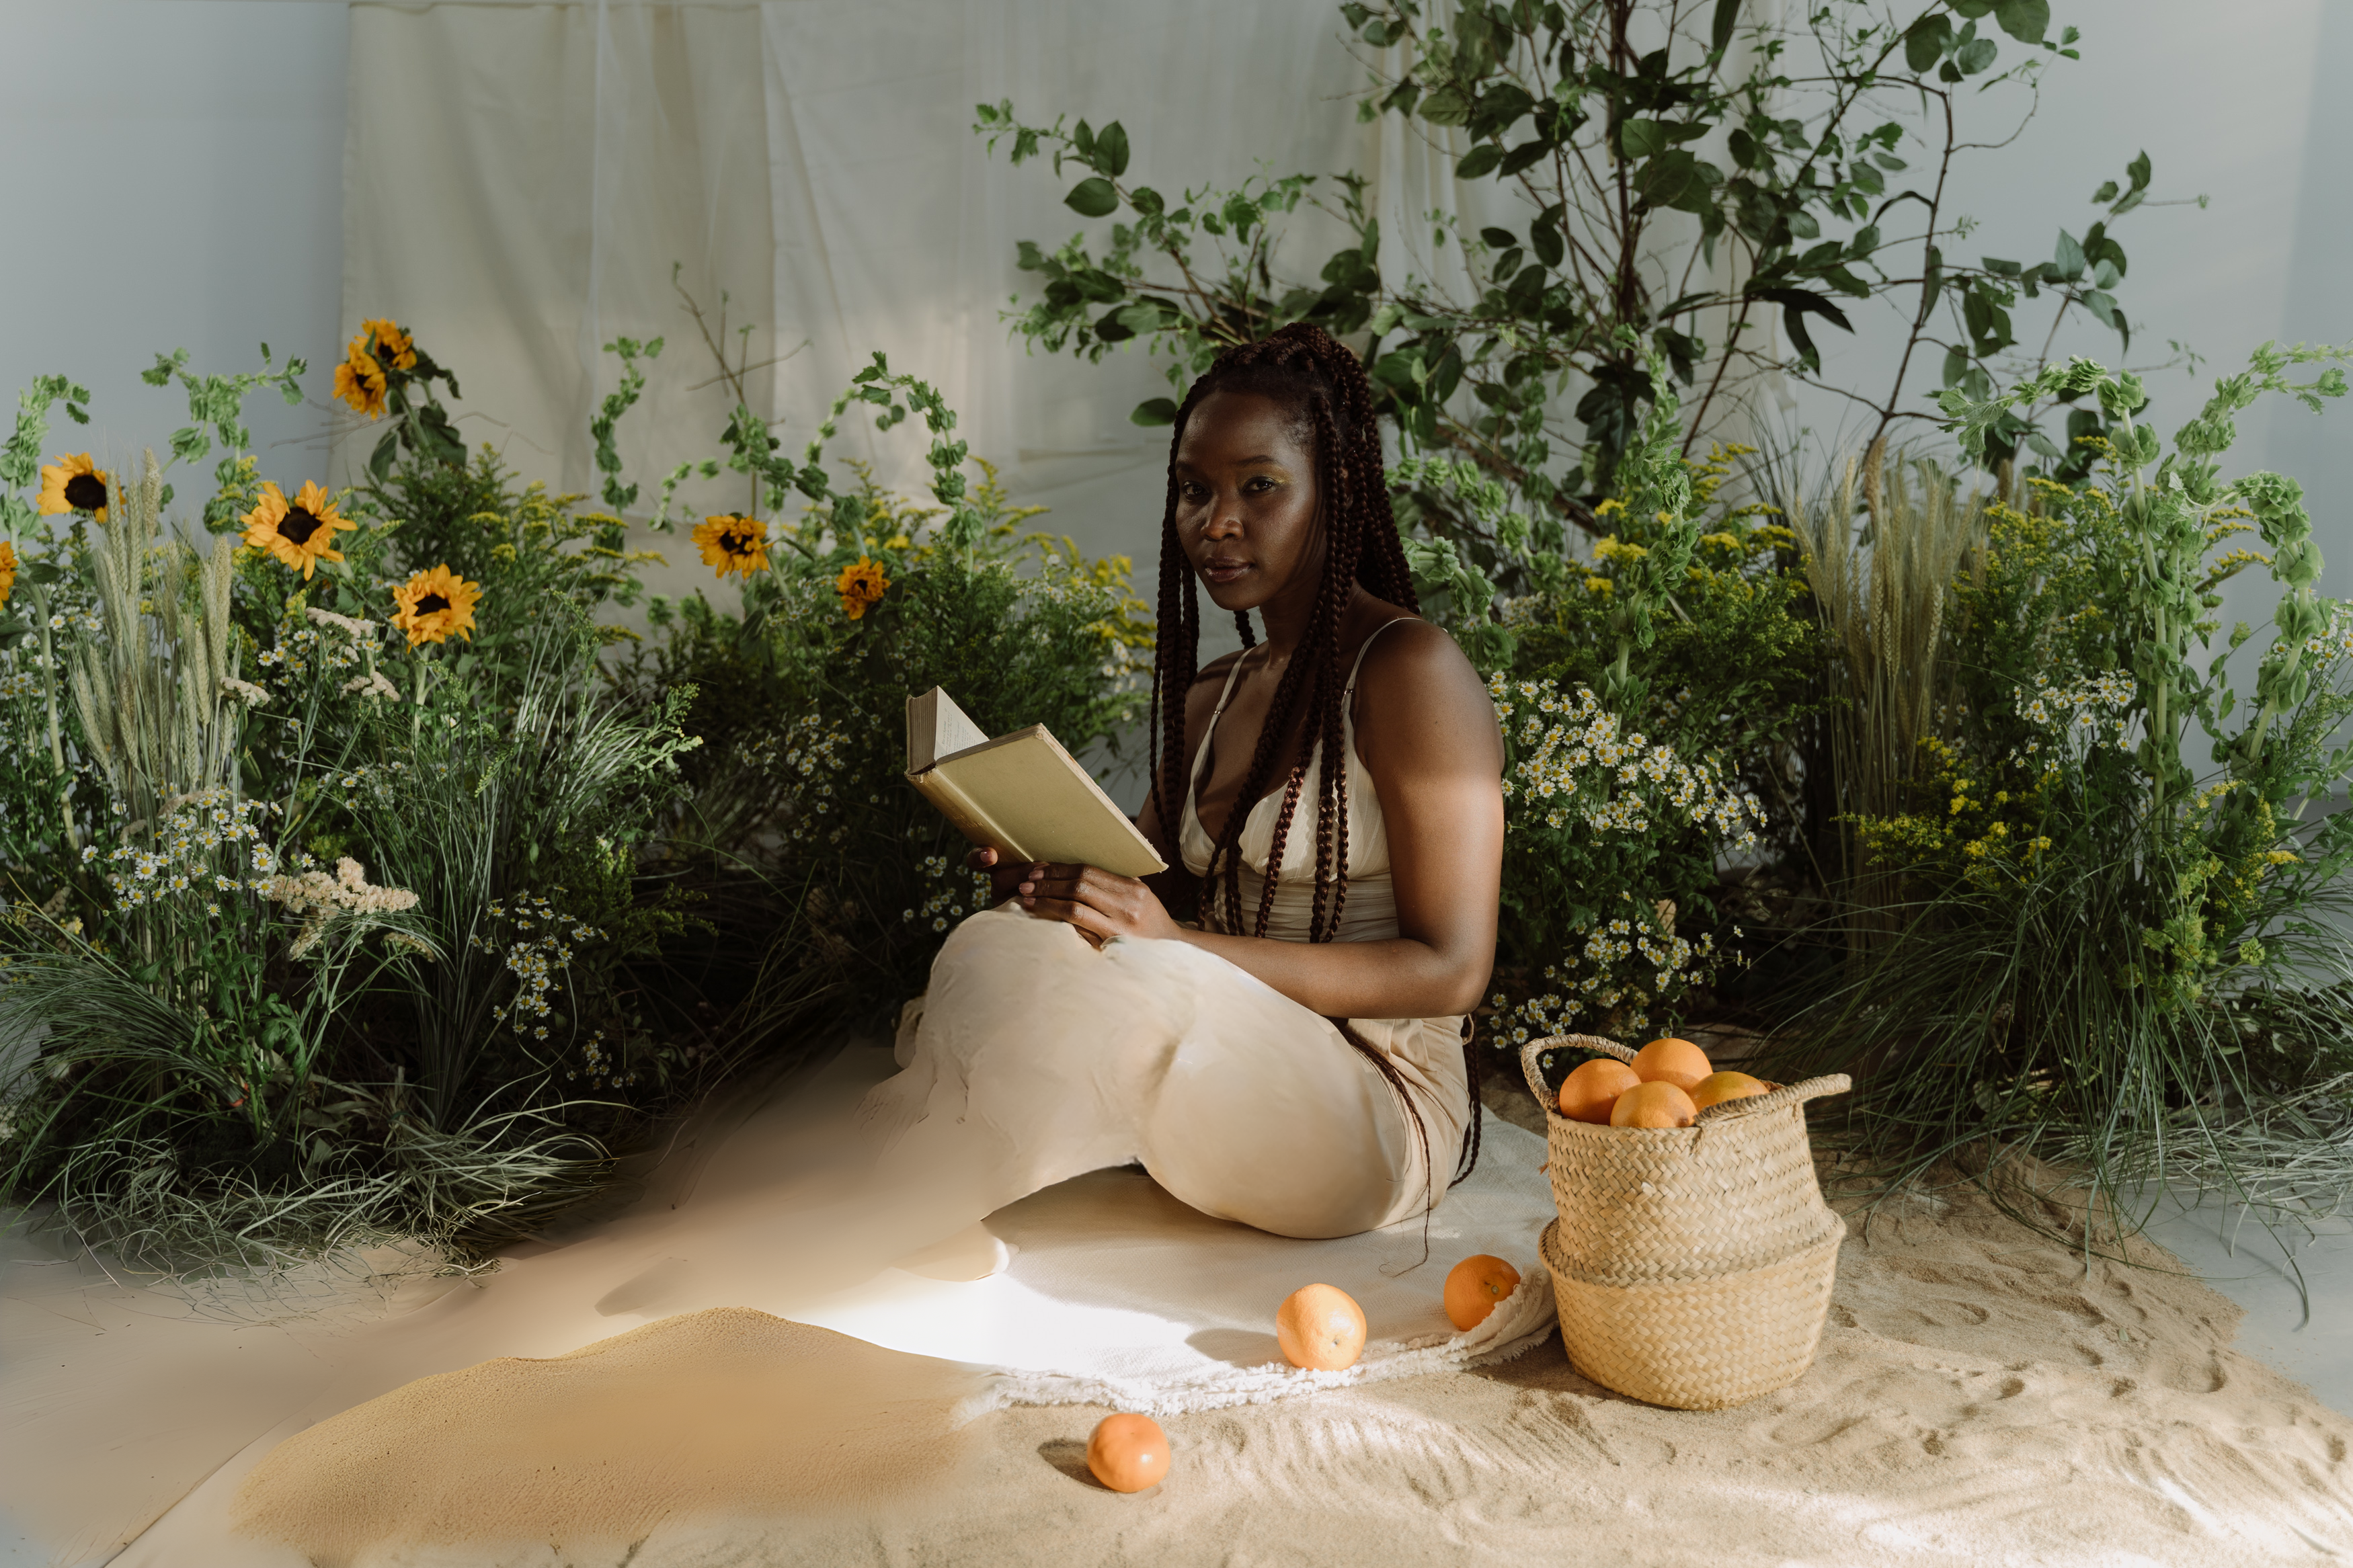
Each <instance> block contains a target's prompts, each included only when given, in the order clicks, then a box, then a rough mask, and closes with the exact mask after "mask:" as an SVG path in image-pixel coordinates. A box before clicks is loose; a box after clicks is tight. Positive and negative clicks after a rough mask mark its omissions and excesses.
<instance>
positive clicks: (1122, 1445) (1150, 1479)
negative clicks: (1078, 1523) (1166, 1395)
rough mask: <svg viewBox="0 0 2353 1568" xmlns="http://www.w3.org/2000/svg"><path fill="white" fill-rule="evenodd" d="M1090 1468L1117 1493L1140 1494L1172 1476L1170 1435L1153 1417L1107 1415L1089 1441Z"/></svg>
mask: <svg viewBox="0 0 2353 1568" xmlns="http://www.w3.org/2000/svg"><path fill="white" fill-rule="evenodd" d="M1087 1468H1088V1469H1090V1470H1092V1471H1093V1472H1094V1475H1095V1479H1097V1480H1099V1481H1101V1482H1102V1483H1103V1485H1105V1486H1107V1487H1109V1488H1110V1489H1112V1490H1113V1491H1115V1492H1140V1491H1142V1490H1143V1489H1145V1488H1146V1487H1148V1486H1155V1485H1157V1484H1158V1483H1159V1481H1160V1479H1161V1478H1162V1477H1163V1476H1166V1474H1167V1473H1168V1435H1167V1434H1166V1433H1165V1432H1163V1431H1162V1430H1161V1429H1160V1423H1159V1422H1157V1421H1155V1420H1154V1419H1153V1418H1152V1417H1151V1416H1149V1415H1106V1416H1104V1417H1103V1419H1102V1420H1101V1421H1100V1422H1097V1423H1096V1424H1095V1431H1094V1436H1092V1437H1089V1438H1088V1439H1087Z"/></svg>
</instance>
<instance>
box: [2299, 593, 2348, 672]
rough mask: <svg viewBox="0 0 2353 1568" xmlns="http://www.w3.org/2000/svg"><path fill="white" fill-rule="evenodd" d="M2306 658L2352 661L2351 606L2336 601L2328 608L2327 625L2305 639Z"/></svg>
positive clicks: (2341, 601)
mask: <svg viewBox="0 0 2353 1568" xmlns="http://www.w3.org/2000/svg"><path fill="white" fill-rule="evenodd" d="M2304 652H2305V655H2306V658H2322V659H2331V660H2336V659H2353V604H2348V603H2346V602H2345V601H2343V600H2341V599H2340V600H2338V601H2337V603H2336V604H2335V605H2331V606H2329V612H2328V625H2327V626H2324V627H2322V628H2321V630H2320V631H2319V632H2317V633H2316V634H2315V635H2314V636H2312V637H2307V638H2306V639H2305V644H2304Z"/></svg>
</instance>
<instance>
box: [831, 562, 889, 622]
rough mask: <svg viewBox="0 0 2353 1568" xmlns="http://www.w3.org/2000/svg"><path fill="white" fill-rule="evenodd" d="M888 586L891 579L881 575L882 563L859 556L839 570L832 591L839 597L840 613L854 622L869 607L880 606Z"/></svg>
mask: <svg viewBox="0 0 2353 1568" xmlns="http://www.w3.org/2000/svg"><path fill="white" fill-rule="evenodd" d="M890 586H891V579H889V578H888V577H885V576H884V575H882V563H881V562H879V561H873V560H870V559H868V558H867V557H866V556H863V555H861V556H860V557H859V558H858V559H857V560H856V561H855V562H853V563H850V564H849V565H848V566H845V567H843V568H842V569H841V575H840V576H839V577H837V578H835V579H834V584H833V591H834V592H835V593H837V594H839V595H841V613H842V614H843V615H845V616H849V618H850V619H851V620H853V621H854V620H857V619H858V618H859V617H860V616H863V615H864V614H866V607H867V606H868V605H879V604H881V602H882V592H883V590H884V589H886V588H888V587H890Z"/></svg>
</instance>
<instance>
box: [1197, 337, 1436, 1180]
mask: <svg viewBox="0 0 2353 1568" xmlns="http://www.w3.org/2000/svg"><path fill="white" fill-rule="evenodd" d="M1213 392H1229V393H1236V394H1250V395H1258V396H1262V397H1265V398H1267V399H1268V400H1269V401H1271V402H1272V403H1274V404H1276V405H1278V406H1281V407H1284V408H1288V409H1290V410H1291V411H1292V413H1293V417H1294V418H1295V419H1296V421H1297V423H1298V426H1300V427H1301V429H1302V433H1303V434H1306V435H1309V436H1311V437H1312V439H1313V442H1314V458H1315V478H1316V484H1317V493H1318V496H1319V498H1320V500H1319V504H1318V508H1317V513H1318V517H1319V519H1320V521H1322V524H1323V529H1324V576H1323V582H1322V584H1321V586H1320V588H1319V590H1318V592H1317V594H1316V596H1315V606H1314V611H1313V612H1312V613H1311V615H1310V616H1309V619H1308V624H1307V629H1306V633H1305V635H1304V637H1302V639H1301V641H1300V645H1299V647H1298V648H1297V649H1296V650H1295V651H1294V652H1293V655H1292V657H1291V661H1290V663H1289V665H1288V666H1287V667H1286V668H1284V670H1283V672H1282V679H1280V680H1278V681H1277V682H1276V684H1275V689H1274V695H1273V697H1272V699H1271V700H1270V701H1269V703H1268V705H1267V714H1266V723H1265V725H1264V727H1263V728H1261V730H1260V731H1259V738H1258V749H1257V751H1256V752H1254V753H1253V754H1252V755H1251V757H1250V768H1249V770H1248V771H1247V772H1246V773H1243V775H1242V783H1241V788H1240V791H1239V792H1238V793H1237V794H1236V795H1235V796H1234V805H1233V809H1232V810H1230V811H1229V812H1228V813H1227V814H1226V820H1225V824H1224V826H1222V827H1221V828H1220V829H1219V834H1218V837H1217V841H1216V843H1215V845H1214V847H1212V848H1211V850H1210V854H1209V864H1208V870H1207V871H1206V872H1205V873H1204V874H1203V876H1202V879H1201V901H1200V919H1201V923H1202V924H1203V925H1205V926H1207V927H1208V928H1209V929H1210V930H1213V931H1235V932H1239V931H1243V929H1244V923H1243V920H1242V907H1241V905H1242V898H1241V869H1242V857H1241V836H1242V830H1243V828H1244V826H1246V825H1247V824H1248V822H1249V820H1250V814H1251V808H1252V807H1253V806H1255V805H1257V804H1258V802H1259V800H1260V799H1261V797H1262V796H1263V795H1265V794H1266V792H1267V788H1268V786H1269V784H1271V783H1272V782H1273V780H1274V778H1275V776H1276V773H1275V770H1276V768H1277V767H1278V766H1281V767H1283V768H1284V770H1285V774H1286V776H1285V779H1284V783H1283V787H1282V805H1281V807H1280V808H1279V810H1278V813H1277V815H1276V816H1275V820H1274V838H1273V842H1272V843H1271V845H1270V846H1269V847H1268V849H1267V858H1266V879H1265V885H1264V886H1263V888H1261V890H1260V893H1259V897H1258V908H1257V910H1256V911H1255V919H1254V920H1253V921H1251V922H1250V928H1249V934H1250V935H1253V936H1261V937H1262V936H1264V935H1265V934H1266V931H1267V923H1268V921H1269V920H1270V919H1271V917H1272V915H1273V912H1274V889H1275V884H1276V882H1277V881H1278V880H1279V879H1280V877H1281V874H1282V857H1283V847H1284V845H1285V844H1286V843H1287V842H1288V840H1289V838H1290V836H1291V830H1292V826H1293V818H1294V817H1295V816H1296V815H1297V813H1298V808H1299V803H1300V796H1301V795H1302V793H1303V790H1304V788H1305V784H1306V778H1307V768H1308V762H1309V759H1310V757H1311V755H1313V754H1314V753H1315V752H1316V751H1317V750H1318V749H1319V748H1320V751H1321V755H1322V758H1323V763H1322V765H1321V766H1320V767H1319V768H1318V769H1317V771H1316V782H1315V807H1314V809H1315V827H1314V833H1315V868H1314V894H1313V900H1312V902H1311V905H1310V909H1309V915H1308V926H1307V930H1308V935H1307V940H1308V941H1310V942H1330V941H1333V940H1334V939H1335V937H1336V936H1337V935H1338V934H1339V931H1340V915H1341V911H1342V910H1343V909H1344V908H1345V906H1346V903H1347V898H1348V882H1347V875H1346V870H1347V865H1348V784H1347V775H1348V770H1347V767H1346V765H1345V745H1346V741H1345V730H1344V729H1343V720H1344V718H1345V688H1346V683H1347V673H1346V670H1345V668H1344V667H1343V666H1342V663H1341V647H1340V622H1341V619H1342V616H1344V615H1345V612H1346V610H1347V607H1348V604H1349V601H1350V600H1351V599H1352V598H1353V597H1354V588H1355V586H1356V584H1362V585H1363V586H1364V588H1365V590H1366V592H1367V593H1370V594H1371V595H1374V596H1375V597H1377V598H1380V599H1386V600H1388V602H1389V603H1390V604H1393V605H1402V606H1403V607H1405V608H1406V609H1409V610H1415V611H1418V610H1419V608H1420V601H1419V597H1418V596H1417V595H1415V593H1414V588H1413V576H1412V574H1411V573H1410V572H1409V571H1408V570H1407V567H1406V559H1405V544H1404V541H1403V540H1402V539H1400V538H1399V537H1398V526H1397V518H1396V516H1395V514H1394V513H1393V512H1392V511H1391V510H1390V509H1389V488H1388V476H1387V473H1386V472H1385V470H1384V468H1383V467H1382V463H1381V443H1380V431H1379V428H1378V426H1377V425H1376V424H1375V422H1374V411H1373V399H1372V388H1371V386H1370V384H1367V383H1366V379H1365V372H1364V367H1363V366H1362V365H1360V364H1359V363H1357V362H1356V355H1355V354H1353V353H1350V352H1349V351H1348V350H1347V349H1346V348H1345V347H1344V346H1343V345H1341V344H1340V343H1339V342H1335V340H1334V339H1333V338H1332V336H1331V335H1330V334H1329V333H1327V332H1325V331H1324V329H1323V328H1321V327H1318V326H1314V325H1312V324H1310V323H1308V322H1304V321H1301V322H1294V323H1293V325H1291V326H1287V327H1285V328H1283V329H1282V331H1278V332H1276V333H1274V334H1273V335H1272V336H1271V337H1267V338H1263V339H1261V340H1259V341H1257V342H1247V343H1238V344H1236V345H1235V346H1233V347H1231V348H1229V349H1227V350H1226V351H1225V352H1224V353H1220V354H1219V356H1218V357H1217V359H1216V361H1215V362H1214V363H1211V365H1210V366H1209V368H1208V370H1207V371H1206V372H1204V373H1203V374H1202V375H1201V376H1200V378H1199V379H1198V380H1197V381H1195V382H1194V383H1193V385H1192V387H1191V389H1190V390H1189V391H1187V393H1186V395H1185V401H1184V403H1183V404H1182V405H1180V406H1179V407H1178V408H1177V410H1176V428H1175V429H1174V430H1173V431H1172V432H1171V433H1170V436H1169V441H1168V489H1167V502H1166V507H1165V509H1164V510H1163V512H1162V516H1161V527H1160V604H1159V612H1160V637H1159V639H1158V645H1157V647H1156V648H1155V655H1154V660H1153V670H1152V705H1153V725H1152V752H1151V767H1152V799H1153V804H1154V806H1155V814H1156V816H1158V818H1159V820H1160V822H1161V824H1162V825H1163V826H1164V827H1165V828H1166V830H1167V831H1168V832H1169V833H1170V834H1171V835H1172V837H1173V836H1175V835H1176V834H1177V833H1179V832H1180V831H1181V816H1182V813H1183V810H1184V807H1185V804H1186V798H1187V795H1188V794H1189V792H1190V789H1191V784H1192V778H1191V772H1192V769H1191V763H1192V752H1191V749H1190V748H1189V747H1188V746H1187V737H1186V734H1185V702H1186V696H1187V693H1188V692H1189V691H1190V690H1191V689H1192V686H1193V682H1194V680H1195V679H1197V678H1198V673H1199V668H1200V663H1199V658H1200V640H1201V604H1200V595H1199V591H1198V582H1197V580H1196V578H1195V576H1194V574H1193V567H1192V563H1191V562H1190V561H1189V560H1188V559H1187V556H1186V554H1185V549H1184V545H1183V543H1182V542H1181V541H1180V540H1179V539H1178V537H1177V532H1176V507H1177V500H1178V495H1177V483H1176V454H1177V449H1178V448H1179V447H1181V446H1182V445H1183V443H1184V440H1185V428H1186V426H1187V422H1188V421H1189V420H1190V419H1191V418H1192V416H1193V411H1194V410H1195V409H1196V408H1197V407H1198V406H1199V405H1200V402H1201V400H1202V399H1203V398H1205V397H1207V396H1208V395H1209V394H1211V393H1213ZM1234 621H1235V624H1236V626H1238V627H1239V628H1240V633H1241V640H1242V647H1244V649H1246V650H1247V649H1248V648H1250V647H1254V646H1255V645H1256V643H1257V640H1258V639H1257V638H1256V637H1255V636H1254V635H1253V634H1252V632H1251V628H1250V612H1249V611H1247V610H1238V611H1236V612H1235V613H1234ZM1302 711H1304V714H1305V717H1306V723H1305V728H1304V732H1303V735H1302V736H1301V738H1300V741H1299V742H1298V743H1297V745H1296V746H1295V747H1294V748H1292V749H1291V750H1292V754H1291V755H1289V756H1284V755H1282V752H1284V750H1285V745H1284V742H1285V740H1286V738H1287V737H1288V736H1289V735H1290V734H1291V732H1292V730H1293V724H1294V721H1295V720H1296V719H1297V717H1298V716H1299V715H1300V714H1301V713H1302ZM1331 1022H1332V1023H1333V1024H1334V1025H1335V1026H1337V1028H1338V1029H1339V1031H1340V1033H1341V1035H1342V1037H1344V1038H1345V1039H1346V1040H1347V1042H1348V1043H1349V1044H1350V1045H1351V1046H1353V1047H1356V1050H1357V1051H1358V1052H1359V1053H1360V1054H1362V1055H1363V1056H1364V1057H1365V1058H1366V1059H1368V1060H1369V1061H1370V1062H1371V1063H1372V1064H1373V1066H1374V1067H1375V1068H1377V1069H1378V1071H1379V1072H1380V1074H1381V1077H1382V1078H1383V1079H1385V1080H1386V1081H1387V1082H1388V1086H1389V1088H1390V1089H1391V1090H1392V1091H1393V1092H1394V1093H1395V1094H1396V1095H1397V1096H1398V1100H1400V1101H1401V1102H1402V1103H1403V1104H1404V1106H1405V1109H1406V1112H1407V1115H1408V1116H1409V1118H1410V1119H1411V1121H1412V1122H1413V1126H1414V1131H1415V1134H1416V1136H1417V1137H1418V1138H1419V1140H1420V1144H1421V1151H1422V1160H1423V1164H1424V1167H1425V1168H1429V1167H1430V1134H1429V1130H1428V1129H1427V1128H1426V1127H1425V1126H1424V1125H1423V1123H1422V1119H1421V1112H1420V1111H1419V1110H1418V1109H1417V1108H1416V1107H1415V1105H1414V1102H1413V1097H1412V1096H1411V1095H1410V1094H1409V1093H1408V1092H1407V1089H1406V1085H1405V1080H1404V1079H1403V1078H1402V1077H1401V1076H1400V1075H1399V1074H1398V1069H1397V1067H1396V1064H1394V1063H1393V1062H1391V1061H1390V1060H1389V1058H1388V1056H1387V1055H1386V1054H1384V1053H1383V1052H1382V1051H1380V1050H1379V1049H1378V1048H1377V1047H1375V1046H1374V1045H1373V1044H1372V1043H1371V1042H1370V1041H1369V1040H1366V1038H1365V1037H1363V1036H1362V1035H1361V1034H1359V1033H1358V1032H1357V1031H1356V1028H1355V1026H1352V1025H1351V1024H1350V1023H1349V1022H1348V1020H1346V1019H1345V1018H1334V1019H1332V1020H1331ZM1464 1066H1465V1069H1466V1073H1465V1076H1466V1079H1467V1080H1468V1081H1469V1082H1470V1083H1471V1084H1472V1090H1471V1097H1470V1098H1471V1108H1470V1109H1471V1117H1470V1121H1471V1128H1470V1132H1471V1135H1470V1137H1469V1138H1468V1139H1467V1140H1465V1144H1464V1149H1463V1157H1462V1161H1461V1163H1460V1165H1459V1166H1458V1169H1457V1173H1456V1175H1455V1177H1454V1180H1455V1181H1456V1182H1460V1181H1461V1180H1462V1179H1463V1178H1464V1177H1465V1176H1467V1175H1469V1174H1470V1173H1471V1170H1472V1167H1473V1166H1475V1165H1476V1163H1477V1162H1478V1158H1479V1142H1480V1137H1479V1134H1480V1115H1479V1095H1478V1089H1477V1087H1476V1085H1477V1073H1476V1071H1475V1068H1474V1066H1473V1064H1472V1060H1471V1055H1470V1046H1469V1042H1468V1040H1467V1039H1466V1041H1465V1042H1464ZM1431 1184H1432V1188H1433V1190H1432V1192H1431V1194H1430V1196H1431V1206H1432V1207H1435V1206H1436V1197H1437V1194H1436V1192H1435V1184H1436V1173H1435V1171H1434V1170H1433V1171H1432V1172H1431Z"/></svg>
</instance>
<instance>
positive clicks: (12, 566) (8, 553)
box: [0, 539, 16, 605]
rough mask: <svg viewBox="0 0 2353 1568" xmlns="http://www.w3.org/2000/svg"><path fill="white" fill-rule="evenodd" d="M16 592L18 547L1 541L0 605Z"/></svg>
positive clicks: (3, 540)
mask: <svg viewBox="0 0 2353 1568" xmlns="http://www.w3.org/2000/svg"><path fill="white" fill-rule="evenodd" d="M15 592H16V546H15V545H13V544H11V543H9V542H7V541H6V540H5V539H0V605H5V604H6V603H7V602H8V595H11V594H13V593H15Z"/></svg>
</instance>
